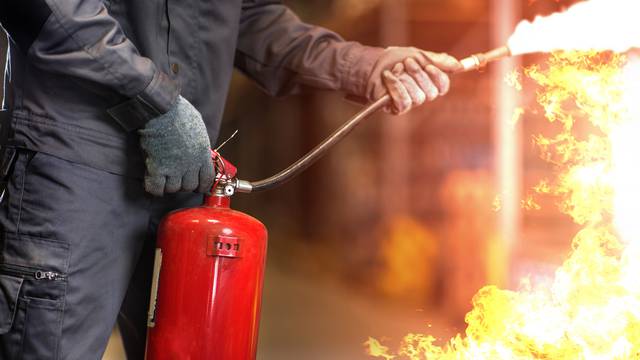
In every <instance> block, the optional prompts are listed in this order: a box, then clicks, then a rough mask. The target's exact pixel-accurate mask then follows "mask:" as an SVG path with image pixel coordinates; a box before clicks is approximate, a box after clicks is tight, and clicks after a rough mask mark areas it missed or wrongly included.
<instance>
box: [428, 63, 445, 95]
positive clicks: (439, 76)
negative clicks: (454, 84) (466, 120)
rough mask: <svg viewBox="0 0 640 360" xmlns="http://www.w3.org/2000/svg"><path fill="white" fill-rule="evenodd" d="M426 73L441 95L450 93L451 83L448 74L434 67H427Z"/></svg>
mask: <svg viewBox="0 0 640 360" xmlns="http://www.w3.org/2000/svg"><path fill="white" fill-rule="evenodd" d="M425 71H426V72H427V74H429V78H430V79H431V80H432V81H433V84H435V87H436V88H438V92H439V93H440V95H444V94H446V93H448V92H449V87H450V85H451V81H450V80H449V76H448V75H447V74H445V73H444V72H443V71H442V70H440V69H438V68H437V67H435V66H433V65H427V66H426V67H425Z"/></svg>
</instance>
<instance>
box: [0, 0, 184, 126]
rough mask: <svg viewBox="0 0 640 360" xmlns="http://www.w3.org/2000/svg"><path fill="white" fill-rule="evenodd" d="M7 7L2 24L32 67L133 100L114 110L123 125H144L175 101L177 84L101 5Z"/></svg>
mask: <svg viewBox="0 0 640 360" xmlns="http://www.w3.org/2000/svg"><path fill="white" fill-rule="evenodd" d="M3 3H4V4H2V5H0V8H1V9H0V12H1V13H2V14H1V15H0V21H2V25H3V27H5V29H6V30H7V32H8V33H9V35H10V36H11V38H12V40H13V41H14V43H15V44H16V45H17V46H18V47H19V48H20V50H21V51H22V52H23V53H25V54H26V55H27V61H29V63H30V64H32V65H33V66H35V67H38V68H41V69H43V70H46V71H49V72H54V73H58V74H63V75H69V76H74V77H78V78H82V79H85V80H90V81H94V82H96V83H100V84H103V85H105V86H108V87H110V88H112V89H113V90H115V91H117V92H118V93H120V94H122V95H124V96H126V97H128V98H131V99H132V100H131V101H130V102H128V103H127V104H122V105H121V106H119V107H117V108H114V109H113V112H112V115H114V117H116V120H119V121H120V122H121V123H122V121H125V122H126V121H131V122H136V121H138V122H140V121H142V122H144V121H145V120H148V118H150V117H153V116H155V114H157V113H164V112H166V111H168V110H169V108H170V107H171V105H172V104H173V103H174V102H175V101H176V99H177V97H178V93H179V89H178V86H177V84H176V83H175V82H174V81H173V80H171V79H170V78H169V77H168V76H167V75H166V74H164V73H162V72H161V71H159V70H158V69H157V68H156V66H155V64H154V63H153V62H152V61H151V60H150V59H148V58H146V57H143V56H141V55H140V53H139V52H138V50H137V49H136V47H135V46H134V44H133V43H132V42H131V41H130V40H129V39H127V37H126V36H125V35H124V32H123V31H122V29H121V28H120V25H119V24H118V22H117V21H116V20H115V19H114V18H113V17H112V16H110V15H109V13H108V12H107V9H106V8H105V6H104V4H103V2H102V1H101V0H21V1H15V0H11V1H4V2H3ZM117 115H120V119H118V116H117ZM125 118H127V120H125ZM123 125H130V126H131V125H133V124H123ZM134 127H135V126H134Z"/></svg>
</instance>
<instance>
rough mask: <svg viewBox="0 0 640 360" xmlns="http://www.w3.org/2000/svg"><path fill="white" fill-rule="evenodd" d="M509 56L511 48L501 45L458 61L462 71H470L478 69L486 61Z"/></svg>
mask: <svg viewBox="0 0 640 360" xmlns="http://www.w3.org/2000/svg"><path fill="white" fill-rule="evenodd" d="M509 56H511V50H509V47H507V46H502V47H499V48H496V49H493V50H490V51H487V52H485V53H480V54H475V55H471V56H469V57H467V58H464V59H462V60H460V63H461V64H462V68H463V69H462V71H470V70H476V69H480V68H482V67H484V66H485V65H487V63H489V62H492V61H496V60H499V59H503V58H506V57H509Z"/></svg>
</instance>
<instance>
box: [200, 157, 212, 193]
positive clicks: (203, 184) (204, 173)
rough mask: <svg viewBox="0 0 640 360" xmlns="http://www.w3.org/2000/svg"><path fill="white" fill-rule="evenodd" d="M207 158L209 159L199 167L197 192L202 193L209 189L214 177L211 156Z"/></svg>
mask: <svg viewBox="0 0 640 360" xmlns="http://www.w3.org/2000/svg"><path fill="white" fill-rule="evenodd" d="M208 160H209V161H207V162H206V163H205V164H204V165H202V167H200V173H199V176H198V180H199V184H198V192H199V193H202V194H207V193H209V192H210V191H211V188H212V187H213V181H214V180H215V177H216V174H215V171H214V170H213V161H211V158H209V159H208Z"/></svg>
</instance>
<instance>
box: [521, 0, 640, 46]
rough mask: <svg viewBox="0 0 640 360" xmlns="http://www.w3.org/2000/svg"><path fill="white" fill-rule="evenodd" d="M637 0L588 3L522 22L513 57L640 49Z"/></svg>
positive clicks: (639, 3) (594, 1)
mask: <svg viewBox="0 0 640 360" xmlns="http://www.w3.org/2000/svg"><path fill="white" fill-rule="evenodd" d="M639 13H640V1H637V0H589V1H584V2H579V3H577V4H574V5H573V6H571V7H569V8H568V9H567V10H566V11H564V12H561V13H555V14H552V15H550V16H545V17H543V16H538V17H536V18H535V19H534V20H533V21H532V22H530V21H522V22H520V24H518V26H517V27H516V30H515V32H514V34H513V35H512V36H511V38H510V39H509V42H508V46H509V49H511V53H512V54H513V55H520V54H527V53H533V52H552V51H556V50H598V51H603V50H612V51H616V52H625V51H627V50H629V49H630V48H633V47H638V46H640V27H639V26H637V16H638V14H639Z"/></svg>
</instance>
